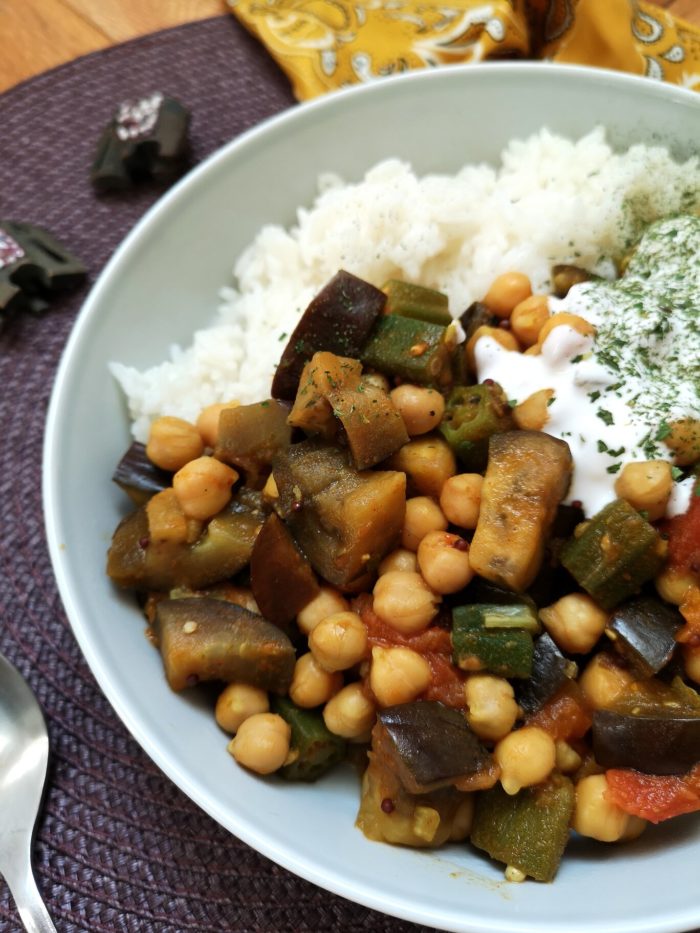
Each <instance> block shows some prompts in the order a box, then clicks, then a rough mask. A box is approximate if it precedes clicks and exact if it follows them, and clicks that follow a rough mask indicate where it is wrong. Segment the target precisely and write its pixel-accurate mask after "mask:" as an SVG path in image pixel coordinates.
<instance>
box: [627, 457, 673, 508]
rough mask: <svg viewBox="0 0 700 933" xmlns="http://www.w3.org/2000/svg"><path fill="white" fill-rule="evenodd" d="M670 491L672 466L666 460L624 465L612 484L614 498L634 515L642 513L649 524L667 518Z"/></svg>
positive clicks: (671, 486) (671, 487)
mask: <svg viewBox="0 0 700 933" xmlns="http://www.w3.org/2000/svg"><path fill="white" fill-rule="evenodd" d="M672 489H673V475H672V473H671V464H670V463H667V461H666V460H643V461H637V462H635V463H626V464H625V465H624V467H623V468H622V471H621V472H620V475H619V476H618V478H617V480H616V481H615V492H616V493H617V495H618V496H619V497H620V498H621V499H626V500H627V502H629V504H630V505H631V506H632V507H633V508H635V509H637V511H639V512H641V511H642V510H644V511H645V512H646V513H647V514H648V516H649V521H650V522H655V521H656V520H657V519H659V518H662V517H663V516H664V515H665V514H666V506H667V505H668V500H669V499H670V498H671V491H672Z"/></svg>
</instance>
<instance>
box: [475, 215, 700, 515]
mask: <svg viewBox="0 0 700 933" xmlns="http://www.w3.org/2000/svg"><path fill="white" fill-rule="evenodd" d="M684 221H685V219H683V220H681V221H678V220H676V221H674V222H673V223H671V222H668V221H667V222H665V224H666V227H664V226H663V225H658V226H657V228H656V230H654V229H653V228H652V235H651V236H650V237H649V238H648V240H647V241H644V240H643V241H642V245H641V246H640V247H639V249H638V253H637V258H636V259H635V260H633V264H631V265H630V272H629V273H628V275H626V276H625V279H624V280H621V281H624V286H621V285H619V284H618V283H609V282H602V283H586V284H584V285H578V286H575V287H574V288H572V289H571V291H570V292H569V294H568V295H567V297H566V299H565V300H564V301H557V300H556V299H550V309H551V311H552V312H556V311H562V310H567V311H571V312H573V313H575V314H578V315H579V316H580V317H583V318H585V319H586V320H587V321H590V323H591V324H593V325H594V326H595V327H596V328H597V335H596V337H595V338H594V337H584V336H582V335H581V334H579V333H578V332H577V331H575V330H574V329H573V328H571V327H569V326H566V325H562V326H559V327H556V328H554V330H552V331H551V333H550V334H549V336H548V337H547V339H546V340H545V341H544V344H543V346H542V352H541V354H539V355H533V356H526V355H524V354H521V353H518V352H513V351H510V350H506V349H505V348H504V347H502V346H501V345H500V344H499V343H498V342H497V341H495V340H493V339H492V338H491V337H482V338H481V339H480V340H479V341H478V343H477V345H476V347H475V359H476V364H477V371H478V378H479V381H480V382H483V381H484V380H485V379H493V380H494V381H495V382H497V383H499V384H500V385H501V386H502V387H503V389H504V391H505V393H506V395H507V397H508V399H509V400H510V402H511V404H519V403H520V402H523V401H524V400H525V399H526V398H527V397H528V396H529V395H531V394H532V393H533V392H537V391H538V390H540V389H551V390H553V392H554V396H553V398H552V400H551V401H550V405H549V418H548V420H547V423H546V425H545V426H544V430H545V431H546V432H547V433H548V434H551V435H553V436H554V437H558V438H560V439H561V440H564V441H566V442H567V443H568V445H569V447H570V449H571V454H572V457H573V461H574V473H573V477H572V482H571V487H570V489H569V493H568V497H567V499H566V501H567V502H568V503H571V502H576V501H579V502H580V503H581V504H582V506H583V510H584V512H585V514H586V515H587V516H591V515H593V514H595V513H596V512H598V511H599V510H600V509H601V508H603V506H605V505H606V504H607V503H608V502H611V501H612V500H613V499H615V498H616V494H615V480H616V479H617V477H618V475H619V473H620V471H621V470H622V469H623V467H624V465H625V464H626V463H629V462H632V461H640V460H655V459H665V460H667V461H669V462H671V461H672V459H673V456H672V453H671V451H670V450H669V448H668V447H666V445H665V444H663V443H662V438H663V427H664V425H665V424H667V422H668V421H671V420H674V419H679V418H683V417H694V418H700V397H699V392H700V390H699V389H698V367H697V359H698V351H697V346H698V326H697V310H696V308H697V305H696V300H697V296H698V295H700V261H697V262H696V264H695V265H694V266H690V267H688V266H686V267H685V268H682V267H681V265H680V259H683V258H686V257H687V256H688V254H689V253H690V254H691V255H693V254H694V255H696V256H699V257H700V253H698V252H697V246H696V243H697V237H698V231H699V224H700V222H699V221H698V220H697V218H689V219H688V221H687V223H685V224H684ZM676 228H678V230H679V231H680V232H679V233H678V234H677V232H676ZM667 230H668V232H667ZM670 234H672V236H671V235H670ZM663 250H665V252H664V253H663V254H662V255H658V256H657V254H660V253H662V251H663ZM683 250H685V254H683ZM657 258H658V259H659V261H658V263H652V262H650V259H657ZM634 263H636V269H637V271H636V272H635V266H634ZM670 308H673V309H674V310H675V312H676V313H669V310H670ZM610 361H612V362H610ZM660 428H661V433H659V430H660ZM657 435H658V436H657ZM693 484H694V480H693V479H692V478H689V479H686V480H683V481H681V482H675V483H674V487H673V493H672V495H671V499H670V502H669V505H668V508H667V511H666V514H667V516H669V517H671V516H673V515H678V514H681V513H683V512H685V511H686V510H687V508H688V506H689V504H690V496H691V494H692V490H693Z"/></svg>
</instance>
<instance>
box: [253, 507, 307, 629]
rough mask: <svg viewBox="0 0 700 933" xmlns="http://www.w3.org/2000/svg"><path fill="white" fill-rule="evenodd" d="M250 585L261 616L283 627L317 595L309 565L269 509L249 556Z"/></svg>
mask: <svg viewBox="0 0 700 933" xmlns="http://www.w3.org/2000/svg"><path fill="white" fill-rule="evenodd" d="M250 587H251V589H252V591H253V596H254V597H255V601H256V603H257V604H258V607H259V609H260V612H261V613H262V614H263V616H264V617H265V618H266V619H267V620H268V621H269V622H272V623H274V624H275V625H280V626H284V625H285V624H286V623H287V622H291V621H292V619H293V618H294V617H295V616H296V615H297V613H298V612H300V611H301V610H302V609H303V608H304V606H306V605H307V604H308V603H310V602H311V600H312V599H313V598H314V597H315V596H317V595H318V592H319V585H318V580H317V579H316V576H315V574H314V572H313V570H312V569H311V564H310V563H309V562H308V560H307V559H306V557H304V555H303V554H302V553H301V551H300V550H299V548H298V547H297V545H296V543H295V541H294V538H292V536H291V534H290V533H289V531H288V530H287V527H286V525H285V524H284V522H283V521H282V519H281V518H279V516H278V515H277V514H276V513H275V512H271V513H270V515H268V516H267V518H266V519H265V522H264V524H263V526H262V528H261V529H260V533H259V534H258V536H257V538H256V539H255V544H254V545H253V553H252V554H251V556H250Z"/></svg>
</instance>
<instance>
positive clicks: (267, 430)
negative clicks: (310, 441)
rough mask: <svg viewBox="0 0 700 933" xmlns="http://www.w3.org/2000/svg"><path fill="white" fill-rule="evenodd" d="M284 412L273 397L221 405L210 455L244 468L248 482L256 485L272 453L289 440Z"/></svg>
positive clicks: (285, 409)
mask: <svg viewBox="0 0 700 933" xmlns="http://www.w3.org/2000/svg"><path fill="white" fill-rule="evenodd" d="M288 416H289V408H288V407H287V406H286V405H283V404H282V403H281V402H276V401H275V400H274V399H268V400H267V401H265V402H257V403H256V404H254V405H238V406H237V407H236V408H225V409H224V410H223V411H222V412H221V414H220V416H219V433H218V436H217V442H216V450H215V451H214V455H215V456H216V457H217V458H218V459H219V460H223V461H224V463H230V464H231V465H232V466H235V467H238V468H239V469H242V470H245V472H246V477H247V483H248V485H249V486H256V487H257V486H259V482H260V476H261V474H262V473H263V472H264V471H265V469H266V468H269V467H270V465H271V464H272V460H273V458H274V457H275V455H276V454H278V453H279V452H280V451H281V450H285V449H286V448H287V447H288V446H289V444H290V441H291V437H292V429H291V428H290V426H289V424H288V423H287V418H288Z"/></svg>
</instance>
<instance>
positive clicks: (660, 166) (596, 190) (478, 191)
mask: <svg viewBox="0 0 700 933" xmlns="http://www.w3.org/2000/svg"><path fill="white" fill-rule="evenodd" d="M699 208H700V164H699V162H698V159H697V158H693V159H691V160H689V161H688V162H686V163H685V164H680V163H677V162H675V161H674V160H673V159H672V158H671V156H670V155H669V153H668V152H667V150H665V149H663V148H659V147H655V148H651V147H647V146H642V145H638V146H634V147H632V148H631V149H630V150H629V151H627V152H626V153H624V154H616V153H614V152H613V151H612V149H611V148H610V146H609V145H608V143H607V142H606V138H605V133H604V131H603V130H602V129H597V130H595V131H594V132H592V133H590V134H589V135H587V136H585V137H584V138H582V139H581V140H579V141H578V142H572V141H571V140H568V139H565V138H563V137H561V136H556V135H554V134H552V133H550V132H549V131H547V130H542V131H541V132H539V133H538V134H536V135H534V136H532V137H530V138H529V139H527V140H524V141H513V142H511V143H510V144H509V145H508V146H507V147H506V149H505V150H504V152H503V154H502V157H501V163H500V165H499V166H498V167H496V168H494V167H491V166H487V165H467V166H465V167H464V168H463V169H462V170H461V171H459V172H458V173H457V174H456V175H454V176H446V175H429V176H425V177H422V178H419V177H417V176H416V175H415V174H414V172H413V171H412V169H411V166H410V165H409V164H407V163H406V162H402V161H400V160H399V159H388V160H386V161H383V162H381V163H379V164H378V165H376V166H374V167H373V168H371V169H370V170H369V171H368V172H367V173H366V175H365V176H364V178H363V179H362V180H361V181H360V182H357V183H354V184H346V183H345V182H344V181H343V180H342V179H341V178H339V177H338V176H336V175H332V174H326V175H323V176H321V177H320V178H319V194H318V196H317V198H316V200H315V201H314V203H313V205H311V206H310V207H308V208H303V207H302V208H300V209H299V211H298V214H297V224H296V226H294V227H292V228H291V229H290V230H285V229H283V228H282V227H279V226H267V227H264V228H263V229H262V230H261V231H260V232H259V234H258V235H257V236H256V238H255V240H254V241H253V243H252V244H251V245H250V246H249V247H248V248H247V249H246V250H245V251H244V253H243V254H242V255H241V256H240V257H239V259H238V261H237V262H236V264H235V267H234V270H233V271H234V277H235V281H236V285H235V287H227V288H224V289H223V290H222V293H221V295H222V304H221V307H220V309H219V314H218V317H217V320H216V322H214V324H213V326H211V327H209V328H207V329H205V330H201V331H198V332H197V333H196V334H195V335H194V337H193V342H192V345H191V346H190V347H189V348H187V349H185V350H183V349H181V348H179V347H173V348H172V350H171V358H170V360H168V361H166V362H164V363H161V364H160V365H158V366H154V367H152V368H150V369H147V370H145V371H143V372H140V371H138V370H136V369H134V368H132V367H127V366H124V365H123V364H120V363H114V364H112V367H111V369H112V372H113V374H114V375H115V376H116V378H117V379H118V381H119V382H120V384H121V386H122V388H123V390H124V392H125V394H126V396H127V398H128V402H129V411H130V415H131V418H132V420H133V425H132V431H133V434H134V437H135V438H136V439H138V440H142V441H143V440H145V439H146V437H147V435H148V429H149V425H150V423H151V421H152V420H153V418H155V417H158V416H159V415H164V414H165V415H176V416H179V417H181V418H186V419H188V420H191V421H193V420H195V419H196V417H197V415H198V414H199V412H200V410H201V409H202V408H203V407H205V406H206V405H209V404H212V403H213V402H217V401H228V400H231V399H238V400H239V401H241V402H242V403H248V402H253V401H257V400H259V399H261V398H265V397H267V396H268V395H269V391H270V381H271V379H272V375H273V373H274V370H275V367H276V365H277V362H278V360H279V357H280V355H281V352H282V350H283V348H284V346H285V342H286V338H287V336H288V335H289V334H290V333H291V332H292V331H293V330H294V327H295V326H296V323H297V321H298V319H299V316H300V315H301V314H302V313H303V311H304V309H305V307H306V306H307V304H308V303H309V301H310V300H311V298H312V297H313V296H314V294H315V293H316V292H318V291H319V290H320V289H321V288H322V287H323V286H324V285H325V284H326V282H327V281H328V280H329V279H330V278H331V277H332V276H333V275H335V273H336V272H337V271H338V269H341V268H342V269H346V270H347V271H348V272H352V273H354V274H355V275H358V276H360V277H361V278H363V279H366V280H368V281H370V282H372V283H373V284H374V285H377V286H381V285H383V283H384V282H385V281H387V279H390V278H402V279H406V280H408V281H411V282H420V283H421V284H423V285H426V286H429V287H431V288H436V289H439V290H440V291H443V292H444V293H445V294H447V296H448V298H449V303H450V310H451V311H452V313H453V314H454V315H459V314H460V313H461V312H462V311H463V310H464V309H465V308H466V307H468V305H469V304H471V303H472V301H474V300H477V299H479V298H481V297H482V296H483V295H484V294H485V292H486V291H487V289H488V286H489V285H490V283H491V281H492V280H493V279H494V278H495V277H496V276H497V275H499V274H500V273H502V272H505V271H508V270H513V269H517V270H519V271H521V272H524V273H525V274H527V275H528V276H529V277H530V279H531V281H532V285H533V290H534V291H548V290H550V284H551V283H550V277H549V276H550V268H551V266H552V265H553V264H555V263H564V262H569V263H575V264H576V265H580V266H583V267H584V268H587V269H590V270H593V271H597V272H598V273H600V274H604V275H605V274H608V275H609V274H612V272H613V271H614V260H615V259H617V258H619V257H620V256H621V255H622V254H623V253H624V252H625V250H626V249H627V248H628V247H629V246H630V244H631V243H633V242H634V240H635V239H636V238H637V237H638V235H639V234H640V232H641V230H642V228H643V226H644V225H646V224H647V223H649V222H650V221H652V220H655V219H657V218H659V217H662V216H666V215H670V214H674V213H678V212H681V211H689V210H697V209H699Z"/></svg>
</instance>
